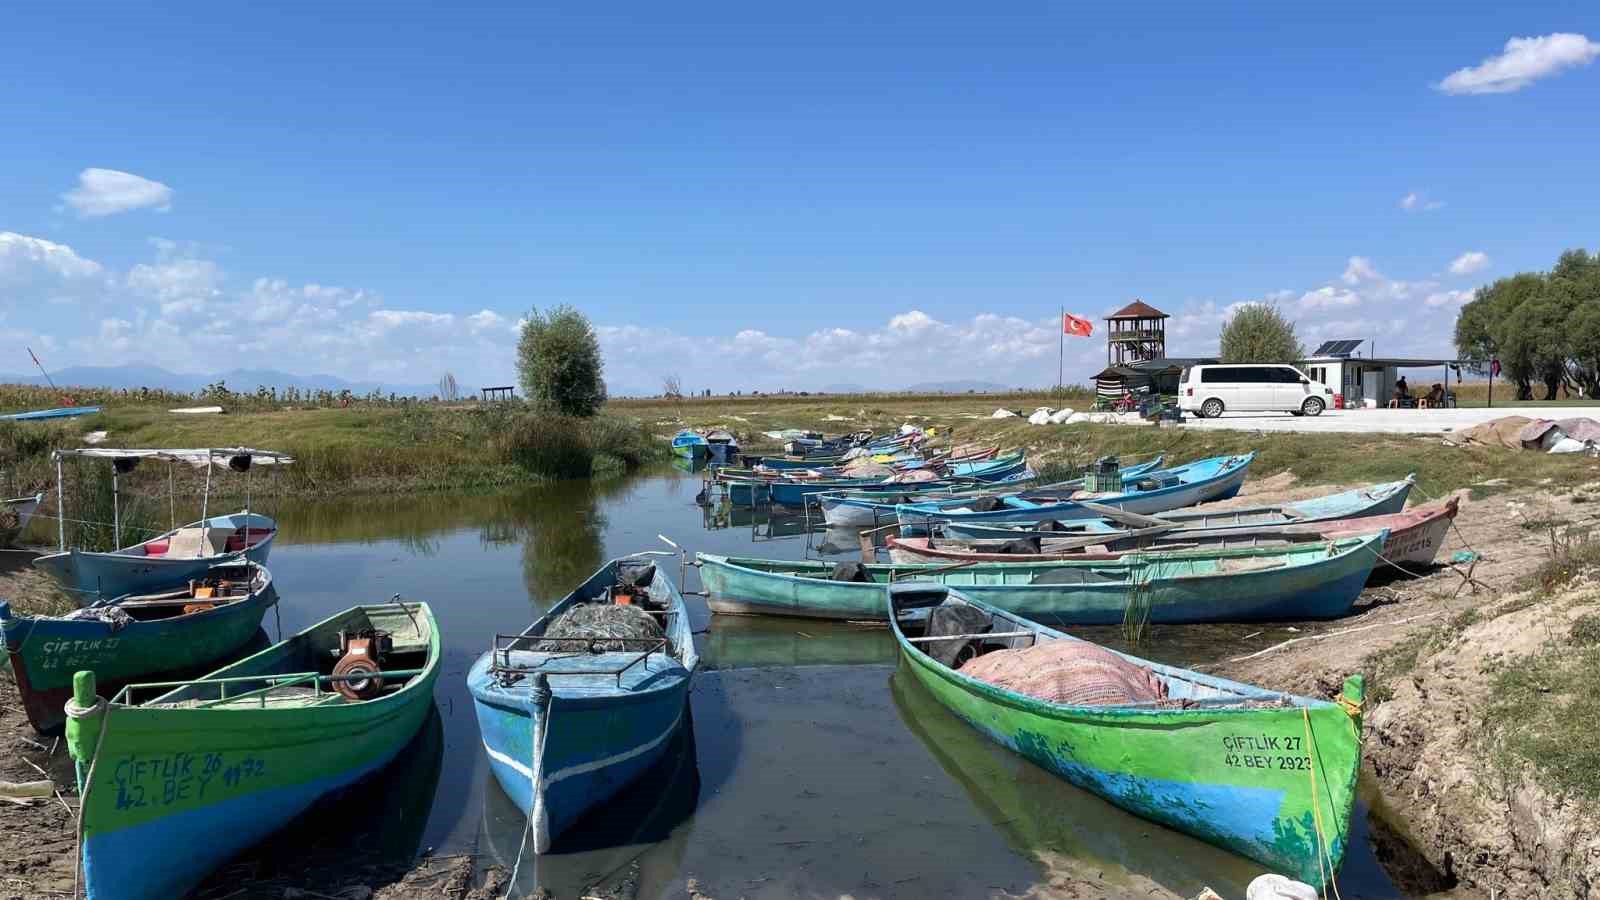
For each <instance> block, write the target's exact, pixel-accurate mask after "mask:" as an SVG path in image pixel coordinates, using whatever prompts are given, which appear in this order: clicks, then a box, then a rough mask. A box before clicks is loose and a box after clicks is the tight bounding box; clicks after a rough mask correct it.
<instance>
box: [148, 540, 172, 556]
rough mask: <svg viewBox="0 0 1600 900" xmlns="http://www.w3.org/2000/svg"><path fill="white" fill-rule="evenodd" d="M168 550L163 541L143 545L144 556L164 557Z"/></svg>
mask: <svg viewBox="0 0 1600 900" xmlns="http://www.w3.org/2000/svg"><path fill="white" fill-rule="evenodd" d="M168 549H170V548H169V546H168V544H167V542H166V541H165V540H160V541H151V542H149V543H147V544H145V545H144V555H145V556H164V555H166V552H167V550H168Z"/></svg>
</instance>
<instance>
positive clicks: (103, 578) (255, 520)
mask: <svg viewBox="0 0 1600 900" xmlns="http://www.w3.org/2000/svg"><path fill="white" fill-rule="evenodd" d="M277 535H278V523H277V522H275V521H273V520H272V518H270V517H268V516H263V515H261V514H260V513H252V512H237V513H230V514H228V515H225V516H211V517H210V518H207V519H202V520H200V521H198V522H190V523H189V524H187V525H184V526H183V527H181V528H174V529H172V530H171V531H168V532H166V533H165V534H159V535H156V536H155V537H153V538H151V539H149V540H148V541H141V542H139V543H137V544H133V545H131V546H128V547H123V548H122V549H120V550H112V551H111V552H109V553H93V552H89V551H86V550H65V551H62V552H59V553H47V554H45V555H44V556H40V557H37V558H35V559H34V561H33V565H34V567H35V568H37V569H39V570H40V571H42V572H44V573H45V574H46V575H49V576H50V577H51V578H54V579H55V580H56V581H57V582H59V583H60V584H61V586H62V587H64V588H66V589H67V590H68V591H69V592H70V593H71V594H72V597H73V599H75V600H77V601H78V603H79V604H81V605H84V606H88V605H90V604H93V603H95V602H96V601H99V600H101V599H104V598H107V597H117V596H121V595H123V594H135V593H151V592H156V591H162V590H166V589H168V588H172V587H174V586H176V585H180V584H183V583H184V582H186V581H188V580H189V579H191V578H198V577H200V576H202V575H204V574H205V573H206V572H207V571H208V570H210V569H211V567H212V566H215V565H217V564H219V563H226V562H230V561H236V560H240V559H248V560H249V561H251V562H255V563H265V562H266V561H267V554H269V553H271V552H272V540H273V538H275V537H277Z"/></svg>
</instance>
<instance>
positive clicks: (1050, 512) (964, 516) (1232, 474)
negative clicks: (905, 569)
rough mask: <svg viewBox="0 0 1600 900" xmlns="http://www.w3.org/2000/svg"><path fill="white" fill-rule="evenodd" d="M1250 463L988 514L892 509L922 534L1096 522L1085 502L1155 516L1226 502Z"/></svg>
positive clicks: (1211, 462)
mask: <svg viewBox="0 0 1600 900" xmlns="http://www.w3.org/2000/svg"><path fill="white" fill-rule="evenodd" d="M1254 459H1255V454H1254V453H1246V454H1244V455H1242V456H1216V457H1212V458H1210V459H1202V460H1198V461H1196V462H1192V463H1189V464H1188V465H1185V466H1178V467H1177V468H1173V469H1159V470H1157V471H1154V472H1149V473H1147V474H1144V475H1141V476H1139V477H1137V478H1135V479H1131V480H1128V481H1125V483H1124V487H1123V490H1122V491H1121V492H1120V493H1090V492H1087V491H1085V492H1083V494H1082V495H1074V498H1073V499H1056V498H1053V497H1041V498H1036V499H1030V498H1027V497H1022V496H1016V497H1003V498H997V500H998V502H997V504H996V505H995V508H994V509H987V510H978V509H975V508H973V507H972V506H970V505H969V504H968V503H967V502H965V501H963V500H945V501H942V502H939V503H927V504H923V503H913V504H901V505H899V506H897V507H895V516H896V518H897V519H898V520H899V523H900V526H901V528H902V529H915V530H921V529H926V528H929V527H930V526H931V525H932V524H933V523H942V522H981V523H983V524H985V525H993V524H1004V523H1033V522H1038V521H1041V520H1044V519H1057V520H1066V519H1084V518H1099V517H1100V515H1101V513H1099V512H1096V511H1094V510H1092V509H1090V508H1088V507H1086V506H1084V505H1083V504H1082V503H1081V502H1078V500H1089V501H1092V502H1093V503H1095V504H1098V505H1099V506H1101V507H1110V508H1112V509H1123V510H1127V511H1129V512H1134V513H1144V514H1150V513H1160V512H1166V511H1167V510H1171V509H1181V508H1183V507H1186V506H1193V505H1195V504H1197V503H1207V502H1210V501H1213V500H1226V499H1228V498H1229V497H1232V496H1233V495H1235V494H1237V493H1239V487H1240V486H1241V485H1243V484H1244V479H1245V476H1246V475H1247V474H1248V473H1249V471H1250V463H1251V461H1252V460H1254ZM903 533H907V534H910V533H912V532H911V531H905V532H903Z"/></svg>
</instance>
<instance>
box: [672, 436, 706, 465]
mask: <svg viewBox="0 0 1600 900" xmlns="http://www.w3.org/2000/svg"><path fill="white" fill-rule="evenodd" d="M672 455H673V456H677V457H681V458H683V459H688V460H693V461H695V462H704V461H705V460H707V459H709V458H710V456H711V444H710V443H709V442H707V441H706V439H705V436H704V435H700V434H696V433H695V432H693V431H687V430H685V431H680V432H678V433H677V434H675V435H673V436H672Z"/></svg>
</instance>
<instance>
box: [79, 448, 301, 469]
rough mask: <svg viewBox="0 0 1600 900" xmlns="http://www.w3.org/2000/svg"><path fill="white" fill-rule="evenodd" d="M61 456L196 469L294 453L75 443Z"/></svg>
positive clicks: (283, 459) (285, 458)
mask: <svg viewBox="0 0 1600 900" xmlns="http://www.w3.org/2000/svg"><path fill="white" fill-rule="evenodd" d="M56 454H57V455H58V456H84V457H89V458H92V459H156V460H161V461H163V462H181V463H188V464H189V465H191V466H194V467H195V468H197V469H203V468H205V467H206V463H207V462H210V463H211V464H212V465H216V466H221V467H223V468H227V466H228V463H229V462H230V461H231V460H232V459H233V458H234V457H237V456H245V455H248V456H249V457H250V464H251V465H255V466H271V465H279V466H286V465H289V464H290V463H292V462H294V457H292V456H290V455H288V454H287V453H279V452H277V451H276V450H255V449H252V448H250V447H201V448H195V449H180V450H127V449H117V448H115V447H74V448H69V449H65V450H57V451H56Z"/></svg>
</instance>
